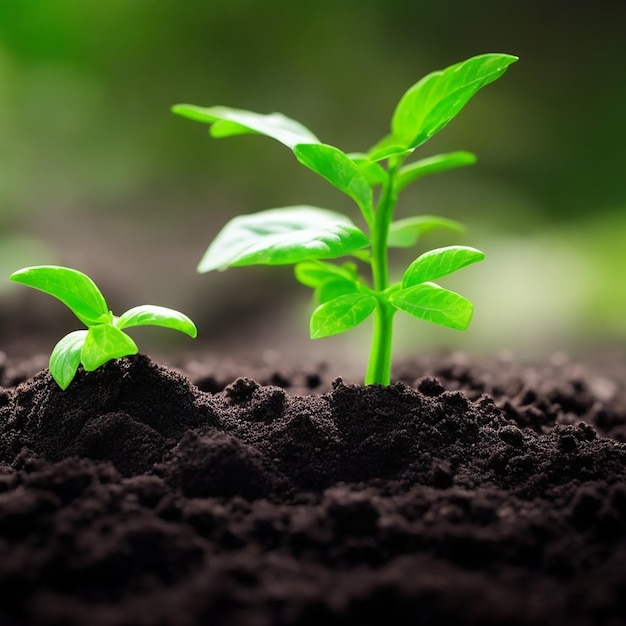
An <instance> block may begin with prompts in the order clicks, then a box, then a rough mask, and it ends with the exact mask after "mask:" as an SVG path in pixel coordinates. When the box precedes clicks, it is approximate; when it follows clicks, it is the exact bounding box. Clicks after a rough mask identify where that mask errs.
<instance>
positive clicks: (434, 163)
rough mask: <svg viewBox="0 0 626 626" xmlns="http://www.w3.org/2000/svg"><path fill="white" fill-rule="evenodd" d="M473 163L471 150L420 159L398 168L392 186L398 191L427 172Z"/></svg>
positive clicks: (435, 172)
mask: <svg viewBox="0 0 626 626" xmlns="http://www.w3.org/2000/svg"><path fill="white" fill-rule="evenodd" d="M473 163H476V157H475V156H474V155H473V154H472V153H471V152H464V151H461V150H459V151H457V152H448V153H446V154H438V155H436V156H432V157H428V158H426V159H420V160H419V161H415V162H414V163H410V164H409V165H405V166H404V167H402V168H400V169H399V170H398V173H397V174H396V177H395V179H394V186H395V189H396V191H397V192H400V191H402V190H403V189H404V188H405V187H406V186H407V185H408V184H410V183H412V182H414V181H416V180H418V179H420V178H423V177H424V176H428V175H429V174H437V173H439V172H445V171H446V170H451V169H453V168H455V167H463V166H465V165H472V164H473Z"/></svg>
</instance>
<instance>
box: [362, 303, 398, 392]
mask: <svg viewBox="0 0 626 626" xmlns="http://www.w3.org/2000/svg"><path fill="white" fill-rule="evenodd" d="M394 313H395V309H394V308H393V307H390V306H389V305H388V304H385V303H384V302H379V303H378V306H377V307H376V309H375V310H374V334H373V337H372V349H371V352H370V360H369V364H368V367H367V374H366V376H365V384H366V385H372V384H374V383H378V384H380V385H389V384H390V383H391V344H392V336H393V314H394Z"/></svg>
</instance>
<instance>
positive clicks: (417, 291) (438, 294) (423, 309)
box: [389, 283, 474, 330]
mask: <svg viewBox="0 0 626 626" xmlns="http://www.w3.org/2000/svg"><path fill="white" fill-rule="evenodd" d="M389 302H390V303H391V304H392V305H393V306H395V307H396V308H397V309H400V310H401V311H404V312H405V313H408V314H409V315H413V316H414V317H418V318H419V319H422V320H425V321H427V322H433V323H434V324H441V325H442V326H447V327H448V328H454V329H456V330H465V329H466V328H467V327H468V326H469V323H470V321H471V319H472V314H473V312H474V306H473V304H472V303H471V302H470V301H469V300H467V299H466V298H464V297H463V296H460V295H459V294H458V293H455V292H454V291H449V290H448V289H443V288H442V287H440V286H439V285H435V284H434V283H422V284H421V285H415V286H414V287H409V288H407V289H401V290H400V291H395V292H394V293H392V294H391V296H390V298H389Z"/></svg>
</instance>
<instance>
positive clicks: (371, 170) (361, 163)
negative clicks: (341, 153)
mask: <svg viewBox="0 0 626 626" xmlns="http://www.w3.org/2000/svg"><path fill="white" fill-rule="evenodd" d="M348 157H349V158H350V159H352V161H354V164H355V165H356V166H357V167H358V168H359V169H360V170H361V173H362V174H363V176H365V180H366V181H367V184H368V185H369V186H370V187H371V188H374V187H376V185H384V184H385V183H386V182H387V180H388V179H389V174H387V170H386V169H385V168H384V167H383V166H382V165H380V164H379V163H377V162H376V161H372V160H371V159H370V158H369V157H368V156H367V155H366V154H363V153H360V152H351V153H350V154H348Z"/></svg>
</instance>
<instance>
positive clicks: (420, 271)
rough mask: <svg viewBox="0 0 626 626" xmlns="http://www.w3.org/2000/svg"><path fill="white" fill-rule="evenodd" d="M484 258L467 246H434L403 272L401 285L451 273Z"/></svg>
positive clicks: (414, 283) (405, 285)
mask: <svg viewBox="0 0 626 626" xmlns="http://www.w3.org/2000/svg"><path fill="white" fill-rule="evenodd" d="M484 258H485V255H484V253H482V252H481V251H480V250H476V249H475V248H469V247H467V246H447V247H445V248H435V249H434V250H429V251H428V252H425V253H424V254H422V255H421V256H419V257H418V258H417V259H415V261H413V263H411V265H409V268H408V269H407V271H406V272H405V273H404V276H403V277H402V287H404V288H406V287H412V286H413V285H418V284H420V283H425V282H427V281H431V280H434V279H435V278H439V277H440V276H445V275H446V274H451V273H452V272H456V271H457V270H459V269H461V268H462V267H465V266H466V265H470V264H471V263H477V262H478V261H482V260H483V259H484Z"/></svg>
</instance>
